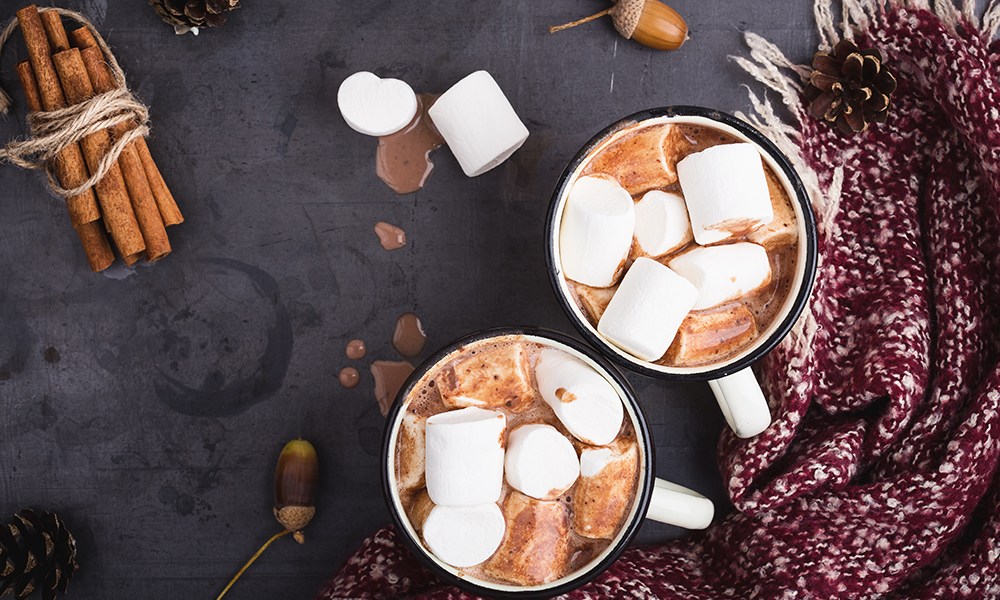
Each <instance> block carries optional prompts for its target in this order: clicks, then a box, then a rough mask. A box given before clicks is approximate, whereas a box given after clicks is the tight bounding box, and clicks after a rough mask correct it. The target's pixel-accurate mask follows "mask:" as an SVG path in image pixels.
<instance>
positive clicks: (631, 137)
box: [588, 124, 678, 196]
mask: <svg viewBox="0 0 1000 600" xmlns="http://www.w3.org/2000/svg"><path fill="white" fill-rule="evenodd" d="M677 137H678V136H677V135H676V128H675V127H674V126H673V125H663V124H657V125H653V126H650V127H641V128H639V129H637V130H635V131H632V132H629V133H626V134H625V135H623V136H622V137H621V138H619V139H617V140H615V141H614V142H612V143H610V144H608V145H607V146H606V147H604V148H603V149H601V151H600V152H598V153H597V155H596V156H595V157H594V160H593V161H592V162H591V163H590V165H589V167H588V169H589V170H590V171H591V172H593V173H605V174H607V175H610V176H611V177H614V178H615V179H617V180H618V182H619V183H620V184H621V185H622V187H624V188H625V189H626V190H628V192H629V194H632V195H633V196H637V195H639V194H641V193H643V192H646V191H648V190H652V189H655V188H665V187H667V186H668V185H673V184H674V183H677V170H676V169H675V168H674V165H673V164H671V162H670V161H669V160H668V157H669V156H672V155H674V152H675V149H674V146H675V145H676V144H677V143H678V142H677V141H676V140H677ZM667 146H670V147H671V151H670V152H667V148H666V147H667Z"/></svg>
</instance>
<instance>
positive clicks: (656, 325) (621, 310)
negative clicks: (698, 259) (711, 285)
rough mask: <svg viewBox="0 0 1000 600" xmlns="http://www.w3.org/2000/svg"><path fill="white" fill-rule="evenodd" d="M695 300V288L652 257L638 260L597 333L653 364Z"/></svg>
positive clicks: (671, 338)
mask: <svg viewBox="0 0 1000 600" xmlns="http://www.w3.org/2000/svg"><path fill="white" fill-rule="evenodd" d="M697 299H698V289H697V288H695V286H694V285H693V284H692V283H691V282H690V281H688V280H687V279H684V278H683V277H681V276H680V275H678V274H677V273H674V272H673V271H671V270H670V269H668V268H667V267H665V266H663V265H661V264H660V263H658V262H656V261H655V260H653V259H651V258H638V259H636V261H635V262H634V263H632V267H631V268H630V269H629V270H628V273H626V274H625V278H624V279H622V283H621V285H620V286H618V291H617V292H616V293H615V297H614V298H612V299H611V303H610V304H608V308H607V309H606V310H605V311H604V315H603V316H602V317H601V320H600V322H598V324H597V331H598V332H599V333H600V334H601V335H603V336H604V337H605V338H607V340H608V341H610V342H611V343H612V344H614V345H616V346H618V347H619V348H621V349H622V350H625V351H626V352H628V353H630V354H632V355H634V356H635V357H637V358H639V359H641V360H647V361H653V360H656V359H658V358H660V357H661V356H663V353H664V352H666V351H667V348H668V347H669V346H670V343H671V342H672V341H673V339H674V335H675V334H676V333H677V328H678V327H680V324H681V321H683V320H684V317H685V316H687V314H688V312H689V311H690V310H691V308H692V307H693V306H694V304H695V302H696V301H697Z"/></svg>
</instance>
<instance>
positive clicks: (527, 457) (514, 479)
mask: <svg viewBox="0 0 1000 600" xmlns="http://www.w3.org/2000/svg"><path fill="white" fill-rule="evenodd" d="M504 472H505V473H506V475H507V483H509V484H510V486H511V487H512V488H514V489H515V490H517V491H519V492H521V493H522V494H525V495H527V496H531V497H532V498H537V499H538V500H552V499H553V498H556V497H558V496H559V495H560V494H562V493H563V492H565V491H566V490H568V489H569V488H570V487H572V486H573V484H574V483H575V482H576V478H577V477H579V476H580V459H579V458H577V456H576V450H574V449H573V444H571V443H570V441H569V440H568V439H566V437H565V436H564V435H563V434H561V433H559V431H558V430H557V429H556V428H555V427H552V426H551V425H545V424H534V425H522V426H520V427H518V428H517V429H514V430H513V431H511V432H510V436H509V437H508V439H507V454H506V456H505V457H504Z"/></svg>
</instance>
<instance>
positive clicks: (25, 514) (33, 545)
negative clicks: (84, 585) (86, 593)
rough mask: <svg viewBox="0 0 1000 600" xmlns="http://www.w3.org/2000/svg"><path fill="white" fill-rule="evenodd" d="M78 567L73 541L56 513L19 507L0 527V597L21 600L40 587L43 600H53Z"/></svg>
mask: <svg viewBox="0 0 1000 600" xmlns="http://www.w3.org/2000/svg"><path fill="white" fill-rule="evenodd" d="M78 568H79V566H78V565H77V563H76V541H75V540H74V539H73V535H72V534H70V532H69V531H68V530H67V529H66V526H65V525H63V522H62V520H60V519H59V517H58V516H57V515H55V514H53V513H49V512H43V513H40V514H39V513H36V512H35V511H33V510H22V511H21V512H20V513H18V514H16V515H14V520H13V522H11V524H10V525H8V526H6V527H3V526H0V597H2V596H4V595H6V594H8V593H13V594H14V598H16V599H17V600H21V599H22V598H27V597H28V596H30V595H31V594H32V592H34V591H36V590H39V589H40V590H42V598H43V600H53V599H54V598H55V597H56V592H57V591H59V592H62V593H64V594H65V593H66V588H67V587H68V586H69V580H70V579H72V577H73V574H74V573H76V570H77V569H78Z"/></svg>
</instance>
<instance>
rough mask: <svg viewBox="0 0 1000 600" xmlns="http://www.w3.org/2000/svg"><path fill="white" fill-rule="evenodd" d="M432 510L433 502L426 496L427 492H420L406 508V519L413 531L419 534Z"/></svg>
mask: <svg viewBox="0 0 1000 600" xmlns="http://www.w3.org/2000/svg"><path fill="white" fill-rule="evenodd" d="M432 510H434V501H432V500H431V497H430V496H429V495H428V494H427V490H420V493H418V494H417V495H416V496H415V497H414V498H413V500H412V501H411V502H410V503H409V504H407V506H406V517H407V518H408V519H409V520H410V525H412V526H413V530H414V531H416V532H417V533H420V530H421V529H423V527H424V522H425V521H426V520H427V517H428V516H430V514H431V511H432Z"/></svg>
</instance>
